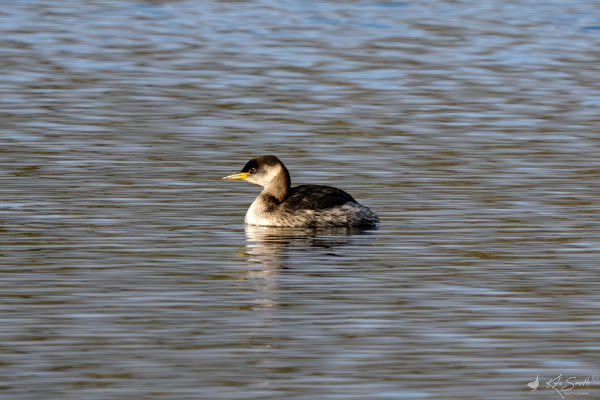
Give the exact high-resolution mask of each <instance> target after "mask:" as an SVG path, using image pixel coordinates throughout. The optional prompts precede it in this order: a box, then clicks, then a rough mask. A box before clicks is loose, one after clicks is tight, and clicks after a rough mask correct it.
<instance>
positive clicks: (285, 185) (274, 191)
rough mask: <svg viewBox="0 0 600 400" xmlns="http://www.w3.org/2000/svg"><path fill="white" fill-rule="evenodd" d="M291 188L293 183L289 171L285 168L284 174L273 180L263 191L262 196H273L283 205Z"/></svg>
mask: <svg viewBox="0 0 600 400" xmlns="http://www.w3.org/2000/svg"><path fill="white" fill-rule="evenodd" d="M282 167H283V166H282ZM291 186H292V182H291V179H290V174H289V172H288V171H287V169H286V168H285V167H283V173H280V174H277V176H275V177H274V178H273V180H271V182H270V183H269V185H268V186H266V187H265V188H264V189H263V191H262V193H261V196H271V197H274V198H275V199H276V200H277V201H278V202H279V203H283V201H284V200H285V199H286V198H287V197H288V194H289V192H290V188H291Z"/></svg>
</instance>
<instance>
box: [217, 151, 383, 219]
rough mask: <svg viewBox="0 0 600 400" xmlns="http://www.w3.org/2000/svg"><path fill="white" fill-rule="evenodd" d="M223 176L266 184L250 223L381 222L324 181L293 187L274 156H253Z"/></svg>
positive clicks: (369, 211) (365, 208)
mask: <svg viewBox="0 0 600 400" xmlns="http://www.w3.org/2000/svg"><path fill="white" fill-rule="evenodd" d="M223 179H227V180H241V179H245V180H247V181H248V182H250V183H254V184H256V185H260V186H262V187H263V188H264V189H263V191H262V192H261V193H260V195H259V196H258V197H257V198H256V200H254V203H252V205H251V206H250V208H249V209H248V212H247V213H246V224H248V225H259V226H280V227H325V226H343V227H358V228H374V227H376V225H377V223H378V222H379V218H377V215H376V214H375V213H374V212H373V211H371V210H370V209H369V208H367V207H365V206H363V205H362V204H359V203H358V202H357V201H356V200H354V199H353V198H352V196H350V195H349V194H348V193H346V192H344V191H343V190H340V189H337V188H334V187H331V186H321V185H301V186H296V187H291V179H290V173H289V172H288V170H287V168H286V167H285V165H283V163H282V162H281V161H280V160H279V158H277V157H275V156H260V157H256V158H253V159H252V160H250V161H248V162H247V163H246V165H245V166H244V168H242V171H241V172H240V173H239V174H233V175H229V176H226V177H224V178H223Z"/></svg>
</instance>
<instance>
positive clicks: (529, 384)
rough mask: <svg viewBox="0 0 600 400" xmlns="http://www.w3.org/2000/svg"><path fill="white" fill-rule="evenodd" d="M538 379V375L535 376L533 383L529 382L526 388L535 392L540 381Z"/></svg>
mask: <svg viewBox="0 0 600 400" xmlns="http://www.w3.org/2000/svg"><path fill="white" fill-rule="evenodd" d="M539 378H540V376H539V375H537V376H536V377H535V381H533V382H529V383H528V384H527V386H528V387H529V388H530V389H531V390H537V388H538V386H540V379H539Z"/></svg>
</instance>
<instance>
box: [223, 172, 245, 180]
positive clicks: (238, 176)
mask: <svg viewBox="0 0 600 400" xmlns="http://www.w3.org/2000/svg"><path fill="white" fill-rule="evenodd" d="M247 176H248V172H240V173H239V174H233V175H228V176H226V177H224V178H221V179H225V180H228V181H239V180H241V179H246V177H247Z"/></svg>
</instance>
